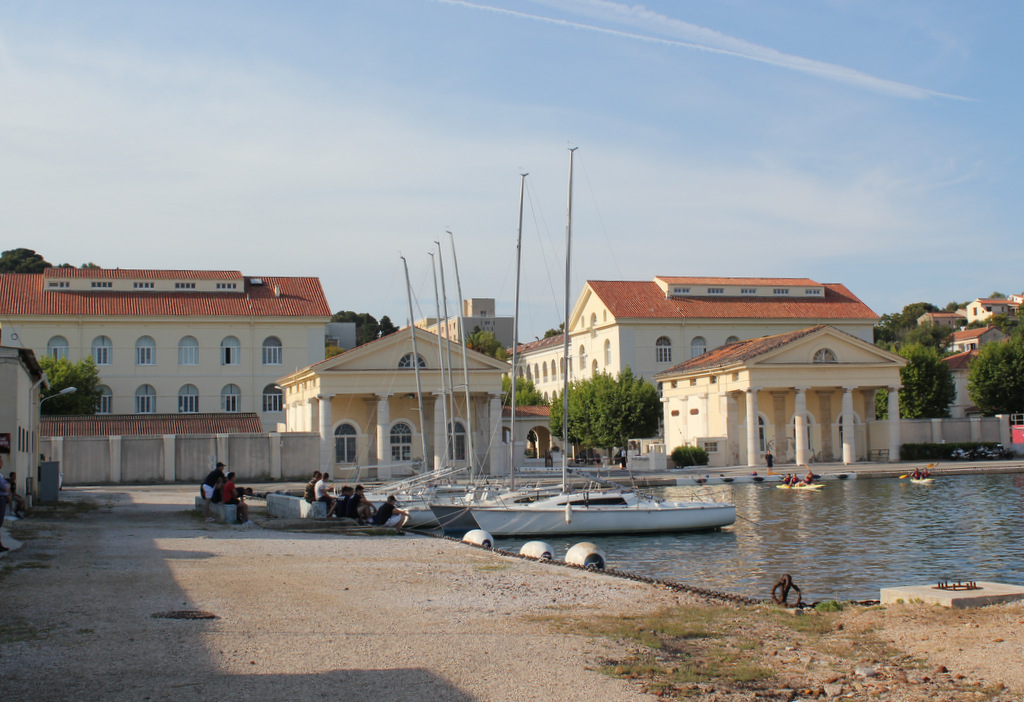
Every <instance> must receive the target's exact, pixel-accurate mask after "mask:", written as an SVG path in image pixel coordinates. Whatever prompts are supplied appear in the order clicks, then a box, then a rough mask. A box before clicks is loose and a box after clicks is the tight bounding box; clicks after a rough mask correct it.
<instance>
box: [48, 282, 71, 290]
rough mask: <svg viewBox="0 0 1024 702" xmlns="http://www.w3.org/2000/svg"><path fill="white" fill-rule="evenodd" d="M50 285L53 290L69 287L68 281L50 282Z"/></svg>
mask: <svg viewBox="0 0 1024 702" xmlns="http://www.w3.org/2000/svg"><path fill="white" fill-rule="evenodd" d="M49 285H50V287H51V288H66V287H68V282H67V281H66V280H57V281H50V284H49Z"/></svg>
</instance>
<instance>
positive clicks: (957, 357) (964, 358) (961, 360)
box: [942, 349, 978, 370]
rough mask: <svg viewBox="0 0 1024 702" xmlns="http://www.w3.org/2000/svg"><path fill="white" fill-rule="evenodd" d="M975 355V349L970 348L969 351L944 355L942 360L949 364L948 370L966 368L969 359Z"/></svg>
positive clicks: (976, 352)
mask: <svg viewBox="0 0 1024 702" xmlns="http://www.w3.org/2000/svg"><path fill="white" fill-rule="evenodd" d="M977 355H978V350H977V349H970V350H969V351H962V352H961V353H955V354H953V355H952V356H946V357H945V358H943V359H942V360H943V361H944V362H945V363H946V365H948V366H949V368H950V370H967V366H968V365H969V364H970V362H971V359H972V358H974V357H975V356H977Z"/></svg>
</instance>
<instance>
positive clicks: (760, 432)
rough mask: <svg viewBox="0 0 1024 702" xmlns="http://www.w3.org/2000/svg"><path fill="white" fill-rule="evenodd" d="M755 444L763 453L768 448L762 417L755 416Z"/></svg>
mask: <svg viewBox="0 0 1024 702" xmlns="http://www.w3.org/2000/svg"><path fill="white" fill-rule="evenodd" d="M757 446H758V449H759V450H760V451H761V453H764V452H765V451H766V450H767V448H768V443H767V442H766V441H765V435H764V417H758V418H757Z"/></svg>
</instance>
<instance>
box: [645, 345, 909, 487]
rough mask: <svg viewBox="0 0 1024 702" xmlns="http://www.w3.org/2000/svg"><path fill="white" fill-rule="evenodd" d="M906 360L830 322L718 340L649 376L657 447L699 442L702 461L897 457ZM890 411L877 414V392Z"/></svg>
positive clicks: (845, 460)
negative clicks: (656, 397) (660, 437)
mask: <svg viewBox="0 0 1024 702" xmlns="http://www.w3.org/2000/svg"><path fill="white" fill-rule="evenodd" d="M906 363H907V362H906V359H904V358H902V357H901V356H897V355H896V354H893V353H890V352H888V351H885V350H883V349H881V348H879V347H877V346H875V345H874V344H871V343H869V342H867V341H865V340H863V339H860V338H858V337H856V336H854V335H852V334H849V333H846V332H844V331H842V330H840V329H837V328H835V327H832V326H828V325H815V326H812V327H807V328H804V329H798V330H795V331H790V332H785V333H782V334H774V335H770V336H763V337H758V338H755V339H747V340H744V341H739V342H735V343H732V344H727V345H724V346H721V347H719V348H717V349H714V350H712V351H709V352H707V353H705V354H701V355H699V356H697V357H694V358H691V359H689V360H687V361H684V362H683V363H680V364H678V365H676V366H673V367H672V368H669V369H667V370H665V371H662V372H660V373H658V374H656V376H655V378H656V379H657V381H658V382H659V383H660V384H661V387H662V395H663V400H662V402H663V405H664V431H665V444H666V448H667V450H668V451H671V450H672V449H674V448H675V447H677V446H682V445H691V446H700V447H702V448H704V449H705V450H706V451H707V452H708V454H709V456H710V459H711V462H710V465H713V466H725V465H744V464H746V465H747V466H751V467H754V466H758V465H763V457H764V454H765V452H766V451H767V450H769V449H771V451H772V453H773V454H774V456H775V458H776V461H778V462H779V463H797V464H807V463H809V462H815V461H825V462H830V461H840V460H841V461H842V462H843V463H847V464H849V463H853V462H855V461H858V460H867V459H868V458H876V459H877V458H883V457H885V458H887V459H888V460H889V461H898V460H899V448H900V445H901V442H900V419H899V416H900V412H899V388H900V384H901V383H900V369H901V368H903V367H904V366H905V365H906ZM879 390H883V391H885V392H886V393H887V401H888V416H889V418H888V419H886V420H881V421H875V394H876V392H877V391H879Z"/></svg>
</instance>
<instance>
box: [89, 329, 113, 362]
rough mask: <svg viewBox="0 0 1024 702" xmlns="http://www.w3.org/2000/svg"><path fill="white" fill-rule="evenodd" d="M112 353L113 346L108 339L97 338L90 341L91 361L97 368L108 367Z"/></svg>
mask: <svg viewBox="0 0 1024 702" xmlns="http://www.w3.org/2000/svg"><path fill="white" fill-rule="evenodd" d="M113 352H114V344H113V342H112V341H111V340H110V338H109V337H106V336H97V337H96V338H95V339H93V340H92V360H93V361H94V362H95V363H96V365H97V366H109V365H110V359H111V356H113V355H114V353H113Z"/></svg>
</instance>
